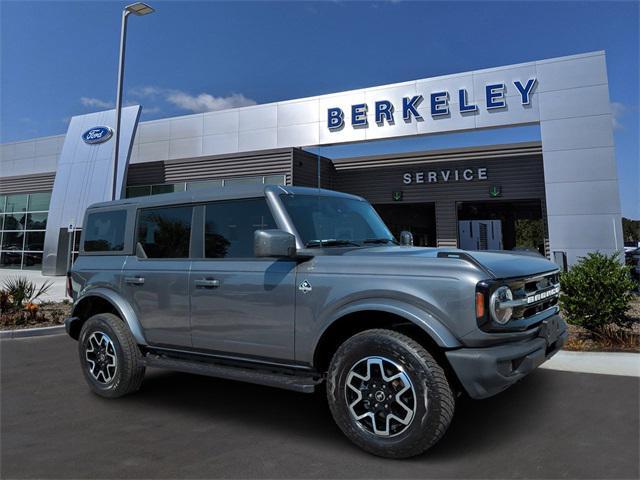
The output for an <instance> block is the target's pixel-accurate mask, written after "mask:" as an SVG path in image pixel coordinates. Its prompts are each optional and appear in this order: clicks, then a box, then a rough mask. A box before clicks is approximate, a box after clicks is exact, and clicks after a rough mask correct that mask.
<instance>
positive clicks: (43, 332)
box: [0, 325, 65, 339]
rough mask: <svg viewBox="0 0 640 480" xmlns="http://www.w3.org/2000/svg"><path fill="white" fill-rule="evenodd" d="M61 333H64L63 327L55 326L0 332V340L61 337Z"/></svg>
mask: <svg viewBox="0 0 640 480" xmlns="http://www.w3.org/2000/svg"><path fill="white" fill-rule="evenodd" d="M63 333H65V330H64V325H55V326H53V327H40V328H21V329H17V330H0V338H3V339H4V338H28V337H44V336H47V335H61V334H63Z"/></svg>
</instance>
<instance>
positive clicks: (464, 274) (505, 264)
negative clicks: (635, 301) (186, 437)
mask: <svg viewBox="0 0 640 480" xmlns="http://www.w3.org/2000/svg"><path fill="white" fill-rule="evenodd" d="M83 225H84V228H83V231H82V238H81V247H80V253H79V256H78V258H77V260H76V261H75V263H74V264H73V267H72V269H71V271H70V273H69V278H68V280H69V289H70V292H71V294H72V296H73V299H74V306H73V313H72V316H71V317H70V318H68V319H67V320H66V322H65V325H66V329H67V332H68V334H69V335H70V336H71V337H73V338H74V339H76V340H78V347H79V356H80V364H81V367H82V372H83V374H84V377H85V379H86V381H87V383H88V384H89V386H90V388H91V389H92V390H93V391H94V392H95V393H96V394H98V395H101V396H103V397H109V398H114V397H120V396H122V395H125V394H127V393H131V392H133V391H136V390H137V389H138V388H139V387H140V385H141V383H142V380H143V377H144V373H145V368H146V367H159V368H165V369H172V370H177V371H182V372H191V373H197V374H203V375H209V376H213V377H219V378H223V379H231V380H237V381H244V382H251V383H255V384H260V385H268V386H273V387H280V388H284V389H289V390H294V391H297V392H304V393H311V392H314V391H316V390H318V389H319V388H321V386H322V388H324V389H326V395H327V399H328V403H329V406H330V409H331V412H332V414H333V417H334V419H335V421H336V423H337V424H338V426H339V427H340V429H341V430H342V431H343V432H344V434H345V435H346V436H347V437H348V438H349V439H351V440H352V441H353V442H354V443H355V444H356V445H358V446H359V447H361V448H362V449H364V450H366V451H368V452H371V453H373V454H375V455H379V456H384V457H391V458H402V457H409V456H413V455H417V454H420V453H422V452H424V451H425V450H426V449H428V448H429V447H430V446H432V445H433V444H435V443H436V442H437V441H438V440H439V439H440V438H441V437H442V436H443V435H444V433H445V431H446V430H447V427H448V425H449V423H450V421H451V419H452V416H453V413H454V405H455V401H456V398H457V396H458V395H461V394H466V395H469V396H470V397H472V398H485V397H489V396H492V395H495V394H497V393H499V392H500V391H502V390H504V389H506V388H507V387H509V386H510V385H512V384H513V383H515V382H516V381H518V380H520V379H521V378H522V377H524V376H525V375H527V374H528V373H529V372H531V371H532V370H533V369H535V368H536V367H538V366H539V365H540V364H541V363H542V362H544V361H545V360H547V359H548V358H549V357H551V356H552V355H553V354H555V353H556V352H557V351H558V350H559V349H560V348H561V347H562V345H563V344H564V342H565V341H566V337H567V332H566V325H565V323H564V322H563V321H562V320H561V319H560V317H559V315H558V311H559V307H558V295H559V291H560V286H559V280H558V268H557V267H556V265H555V264H554V263H552V262H550V261H548V260H546V259H545V258H543V257H541V256H540V257H535V256H526V255H518V254H514V253H508V252H486V251H484V252H482V251H477V252H471V251H463V250H458V249H454V248H418V247H413V246H412V239H411V234H410V233H408V232H403V233H402V234H401V235H400V241H399V242H398V241H397V240H396V239H395V238H394V236H393V235H392V234H391V233H390V231H389V229H388V228H387V227H386V226H385V224H384V223H383V221H382V220H381V218H380V217H379V216H378V215H377V213H376V211H375V210H374V208H373V207H372V206H371V205H370V204H369V203H368V202H366V201H365V200H364V199H362V198H360V197H356V196H353V195H348V194H344V193H337V192H332V191H327V190H319V189H310V188H301V187H283V186H266V187H265V186H262V185H261V186H259V187H258V186H255V187H251V186H249V187H247V186H245V187H241V186H238V187H235V188H225V189H222V190H220V191H215V192H214V191H211V192H209V191H204V192H181V193H171V194H166V195H157V196H152V197H139V198H130V199H125V200H118V201H115V202H107V203H101V204H96V205H92V206H91V207H90V208H89V209H88V210H87V212H86V216H85V219H84V224H83ZM323 384H324V385H323ZM224 388H233V386H232V384H228V385H227V384H225V386H224Z"/></svg>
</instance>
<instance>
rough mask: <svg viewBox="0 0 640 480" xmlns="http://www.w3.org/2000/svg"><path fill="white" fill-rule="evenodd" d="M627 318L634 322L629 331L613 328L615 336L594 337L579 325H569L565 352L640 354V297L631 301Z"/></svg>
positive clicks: (612, 331)
mask: <svg viewBox="0 0 640 480" xmlns="http://www.w3.org/2000/svg"><path fill="white" fill-rule="evenodd" d="M627 317H628V318H629V319H631V320H632V321H633V323H632V324H631V326H630V327H629V328H628V329H620V328H618V329H616V328H612V329H611V333H612V334H613V335H605V336H602V337H598V336H594V335H593V334H592V333H590V332H589V331H588V330H586V329H584V328H582V327H579V326H577V325H569V340H568V341H567V344H566V345H565V346H564V349H565V350H569V351H576V352H585V351H586V352H635V353H640V295H637V296H636V297H635V298H634V299H633V300H632V301H631V308H629V310H628V311H627Z"/></svg>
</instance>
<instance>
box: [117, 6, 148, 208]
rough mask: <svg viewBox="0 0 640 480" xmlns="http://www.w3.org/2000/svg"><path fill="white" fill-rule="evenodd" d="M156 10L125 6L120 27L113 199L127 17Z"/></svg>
mask: <svg viewBox="0 0 640 480" xmlns="http://www.w3.org/2000/svg"><path fill="white" fill-rule="evenodd" d="M154 11H155V10H154V9H153V8H151V7H150V6H149V5H147V4H146V3H142V2H138V3H134V4H131V5H128V6H126V7H124V10H123V11H122V25H121V29H120V60H119V62H118V90H117V93H116V129H115V132H114V134H115V137H116V139H115V143H116V144H115V148H114V152H113V183H112V186H111V200H115V199H116V190H117V184H118V153H119V151H120V119H121V115H122V84H123V83H124V54H125V47H126V43H127V19H128V17H129V15H130V14H132V13H133V14H134V15H138V16H142V15H148V14H150V13H153V12H154Z"/></svg>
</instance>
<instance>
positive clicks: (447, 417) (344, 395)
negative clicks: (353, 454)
mask: <svg viewBox="0 0 640 480" xmlns="http://www.w3.org/2000/svg"><path fill="white" fill-rule="evenodd" d="M327 397H328V401H329V407H330V409H331V413H332V414H333V418H334V420H335V421H336V423H337V424H338V426H339V427H340V429H341V430H342V431H343V433H344V434H345V435H346V436H347V437H348V438H349V439H350V440H351V441H352V442H353V443H355V444H356V445H358V446H359V447H360V448H362V449H363V450H366V451H368V452H370V453H373V454H374V455H378V456H381V457H388V458H407V457H412V456H414V455H419V454H421V453H422V452H424V451H425V450H427V449H428V448H429V447H431V446H432V445H434V444H435V443H436V442H437V441H438V440H439V439H440V438H441V437H442V435H444V433H445V431H446V430H447V427H448V426H449V423H450V422H451V418H452V417H453V411H454V396H453V393H452V391H451V387H450V386H449V383H448V382H447V379H446V376H445V374H444V371H443V369H442V367H441V366H440V365H438V363H437V362H436V361H435V360H434V358H433V357H432V356H431V355H430V354H429V352H427V350H425V348H424V347H422V346H421V345H420V344H418V343H417V342H416V341H414V340H413V339H411V338H409V337H407V336H406V335H403V334H400V333H398V332H394V331H391V330H381V329H376V330H367V331H364V332H361V333H358V334H357V335H354V336H353V337H351V338H349V339H348V340H346V341H345V342H344V343H343V344H342V345H341V346H340V348H338V350H337V352H336V353H335V355H334V356H333V359H332V360H331V365H330V367H329V372H328V375H327Z"/></svg>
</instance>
